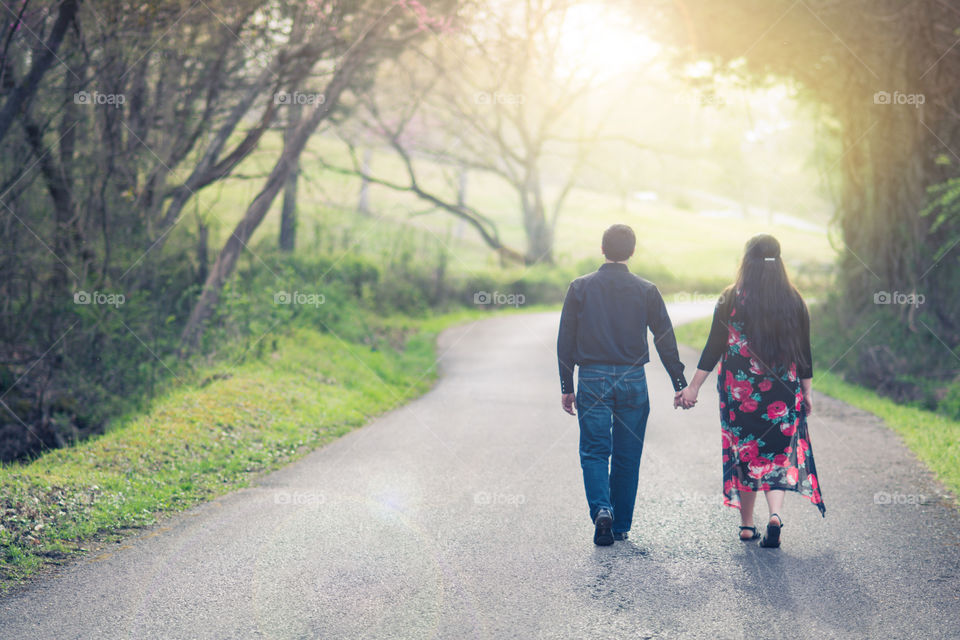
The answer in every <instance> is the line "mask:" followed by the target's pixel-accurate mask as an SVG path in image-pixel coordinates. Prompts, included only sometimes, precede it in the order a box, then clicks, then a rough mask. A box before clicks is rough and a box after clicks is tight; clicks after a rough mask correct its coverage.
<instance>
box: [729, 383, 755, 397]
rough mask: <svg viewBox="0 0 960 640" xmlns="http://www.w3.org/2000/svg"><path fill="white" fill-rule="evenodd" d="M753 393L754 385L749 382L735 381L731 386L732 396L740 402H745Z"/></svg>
mask: <svg viewBox="0 0 960 640" xmlns="http://www.w3.org/2000/svg"><path fill="white" fill-rule="evenodd" d="M752 393H753V385H752V384H750V381H749V380H734V381H733V382H732V383H731V384H730V395H732V396H733V397H734V399H736V400H738V401H739V402H743V401H744V400H746V399H747V398H749V397H750V394H752Z"/></svg>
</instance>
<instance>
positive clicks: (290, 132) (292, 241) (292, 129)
mask: <svg viewBox="0 0 960 640" xmlns="http://www.w3.org/2000/svg"><path fill="white" fill-rule="evenodd" d="M288 109H289V115H290V121H289V122H288V123H287V130H286V134H285V135H284V147H286V146H287V145H289V144H290V143H291V142H292V141H293V136H294V134H295V133H296V130H297V126H298V125H299V124H300V117H301V112H302V111H303V107H302V105H299V104H297V103H293V104H291V105H290V106H289V107H288ZM299 173H300V161H299V159H294V160H293V166H292V167H290V173H289V174H288V175H287V180H286V183H285V184H284V185H283V209H282V210H281V211H280V250H281V251H284V252H287V253H293V249H294V247H295V246H296V243H297V176H298V175H299Z"/></svg>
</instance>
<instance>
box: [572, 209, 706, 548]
mask: <svg viewBox="0 0 960 640" xmlns="http://www.w3.org/2000/svg"><path fill="white" fill-rule="evenodd" d="M636 244H637V240H636V236H635V235H634V233H633V229H631V228H630V227H628V226H627V225H624V224H615V225H613V226H612V227H610V228H609V229H607V230H606V231H605V232H604V234H603V243H602V247H601V248H602V251H603V255H604V256H605V257H606V263H605V264H603V265H601V266H600V268H599V269H598V270H597V271H595V272H593V273H590V274H588V275H585V276H582V277H580V278H577V279H576V280H574V281H573V282H572V283H571V284H570V288H569V289H568V290H567V297H566V298H565V299H564V301H563V312H562V314H561V316H560V332H559V336H558V338H557V359H558V360H559V362H560V393H561V394H562V395H561V404H562V406H563V410H564V411H566V412H567V413H569V414H570V415H577V414H579V416H578V418H579V422H580V466H581V467H582V468H583V485H584V488H585V489H586V494H587V503H588V504H589V506H590V520H591V521H592V522H593V523H594V527H595V530H594V535H593V541H594V543H595V544H598V545H603V546H605V545H611V544H613V541H614V540H626V539H627V532H628V531H629V530H630V524H631V523H632V521H633V505H634V502H635V500H636V497H637V481H638V474H639V470H640V455H641V453H642V452H643V436H644V433H645V431H646V427H647V416H648V415H649V414H650V401H649V397H648V395H647V380H646V377H645V374H644V369H643V365H644V364H646V363H647V362H649V361H650V355H649V351H648V348H647V327H650V329H651V330H652V332H653V336H654V344H655V345H656V347H657V352H658V353H659V355H660V360H661V361H662V362H663V366H664V367H665V368H666V370H667V373H669V374H670V380H671V382H672V383H673V388H674V390H675V391H676V395H675V396H674V406H675V407H676V406H677V405H678V403H680V400H679V399H678V398H679V396H680V392H681V390H682V389H683V388H684V387H686V386H687V381H686V379H685V378H684V377H683V363H682V362H680V356H679V354H678V352H677V339H676V337H675V336H674V335H673V324H672V323H671V322H670V316H669V315H667V307H666V305H665V304H664V302H663V297H662V296H661V295H660V291H659V290H658V289H657V287H656V286H654V284H653V283H652V282H649V281H648V280H644V279H643V278H640V277H638V276H635V275H633V274H631V273H630V270H629V269H628V268H627V260H628V259H629V258H630V257H631V256H632V255H633V251H634V249H635V248H636ZM574 365H578V366H579V367H580V370H579V374H578V380H577V392H576V395H574V393H573V368H574ZM574 407H576V409H577V412H576V413H575V412H574ZM611 456H612V460H611Z"/></svg>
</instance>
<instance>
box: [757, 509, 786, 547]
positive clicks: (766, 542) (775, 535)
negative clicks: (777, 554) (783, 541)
mask: <svg viewBox="0 0 960 640" xmlns="http://www.w3.org/2000/svg"><path fill="white" fill-rule="evenodd" d="M773 516H777V522H779V523H780V524H770V523H769V522H768V523H767V535H765V536H763V540H761V541H760V546H761V547H767V548H768V549H776V548H777V547H779V546H780V529H782V528H783V520H781V519H780V514H779V513H772V514H770V517H771V518H773Z"/></svg>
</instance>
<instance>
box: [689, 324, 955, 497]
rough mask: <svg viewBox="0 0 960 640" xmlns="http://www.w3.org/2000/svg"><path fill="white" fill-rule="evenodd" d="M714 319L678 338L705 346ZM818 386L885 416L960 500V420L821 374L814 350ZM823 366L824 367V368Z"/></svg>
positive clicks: (837, 397)
mask: <svg viewBox="0 0 960 640" xmlns="http://www.w3.org/2000/svg"><path fill="white" fill-rule="evenodd" d="M711 320H712V319H711V318H702V319H700V320H695V321H693V322H688V323H685V324H682V325H680V326H678V327H676V329H675V332H676V335H677V341H678V342H681V343H683V344H685V345H688V346H690V347H693V348H694V349H702V348H703V345H704V344H706V342H707V335H708V334H709V333H710V322H711ZM814 361H815V362H814V365H815V366H814V388H815V389H816V390H817V391H819V392H821V393H825V394H826V395H828V396H830V397H832V398H836V399H837V400H841V401H843V402H846V403H847V404H850V405H852V406H854V407H857V408H859V409H863V410H864V411H869V412H870V413H872V414H874V415H875V416H877V417H879V418H880V419H882V420H883V421H884V422H885V423H886V424H887V426H889V427H890V428H891V429H893V430H894V431H896V432H897V433H898V434H900V436H901V437H902V438H903V440H904V442H905V443H906V444H907V446H908V447H909V448H910V450H911V451H913V452H914V453H915V454H916V456H917V457H918V458H920V460H922V461H923V463H924V464H925V465H927V467H928V468H929V469H930V470H931V471H933V472H934V474H936V476H937V479H939V480H940V482H942V483H943V484H944V485H945V486H946V487H947V488H948V489H949V490H950V491H951V492H952V493H953V496H954V499H955V500H957V501H958V503H960V421H957V420H950V419H949V418H947V417H945V416H942V415H940V414H938V413H934V412H932V411H927V410H925V409H920V408H917V407H912V406H908V405H901V404H897V403H896V402H894V401H893V400H890V399H889V398H885V397H883V396H881V395H878V394H876V393H874V392H873V391H871V390H870V389H867V388H865V387H861V386H859V385H855V384H850V383H849V382H846V381H845V380H843V378H841V377H840V376H838V375H835V374H833V373H830V372H825V373H817V372H816V371H817V366H816V365H817V364H818V363H817V362H816V349H814ZM821 368H823V367H821Z"/></svg>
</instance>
